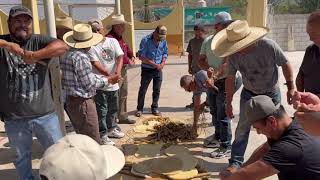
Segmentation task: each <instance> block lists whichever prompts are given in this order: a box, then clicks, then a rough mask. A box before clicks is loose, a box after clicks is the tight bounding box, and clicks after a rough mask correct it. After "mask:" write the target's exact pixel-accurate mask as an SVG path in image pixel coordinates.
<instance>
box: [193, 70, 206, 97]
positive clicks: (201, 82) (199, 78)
mask: <svg viewBox="0 0 320 180" xmlns="http://www.w3.org/2000/svg"><path fill="white" fill-rule="evenodd" d="M194 79H195V81H196V86H197V90H196V91H195V92H193V95H194V96H199V95H201V94H202V93H203V92H207V87H206V81H207V79H208V75H207V72H206V71H204V70H200V71H198V72H197V73H195V74H194Z"/></svg>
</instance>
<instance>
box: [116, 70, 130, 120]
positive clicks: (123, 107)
mask: <svg viewBox="0 0 320 180" xmlns="http://www.w3.org/2000/svg"><path fill="white" fill-rule="evenodd" d="M121 76H122V80H120V81H119V88H120V89H119V111H118V119H119V121H124V120H126V119H128V111H127V97H128V76H127V68H126V67H123V68H122V71H121Z"/></svg>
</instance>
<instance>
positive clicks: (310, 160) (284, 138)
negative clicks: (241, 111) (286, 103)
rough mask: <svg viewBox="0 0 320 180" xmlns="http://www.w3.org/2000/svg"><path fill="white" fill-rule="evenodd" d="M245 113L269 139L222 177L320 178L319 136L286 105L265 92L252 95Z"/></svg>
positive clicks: (230, 179)
mask: <svg viewBox="0 0 320 180" xmlns="http://www.w3.org/2000/svg"><path fill="white" fill-rule="evenodd" d="M245 111H246V116H247V118H248V120H249V121H250V123H251V124H252V125H253V127H254V128H255V129H256V130H257V133H258V134H264V135H265V136H266V137H267V138H268V141H267V142H266V143H264V144H263V145H261V146H260V147H259V148H257V149H256V150H255V151H254V153H253V154H252V155H251V157H250V158H249V160H248V161H247V162H246V163H245V164H243V166H242V168H240V169H239V170H237V171H234V172H230V171H224V172H222V173H220V177H221V179H222V180H232V179H246V180H251V179H263V178H266V177H268V176H272V175H274V174H278V177H279V180H289V179H290V180H298V179H299V180H300V179H312V180H317V179H320V139H319V138H315V137H313V136H310V135H308V134H307V133H306V132H305V131H304V130H303V128H302V127H301V125H300V124H299V123H298V122H297V121H296V120H292V119H291V118H290V117H289V116H288V114H287V113H286V111H285V110H284V108H283V106H280V105H279V104H278V105H274V103H273V102H272V99H271V98H270V97H268V96H265V95H259V96H255V97H253V98H251V99H250V100H249V101H248V102H247V103H246V106H245Z"/></svg>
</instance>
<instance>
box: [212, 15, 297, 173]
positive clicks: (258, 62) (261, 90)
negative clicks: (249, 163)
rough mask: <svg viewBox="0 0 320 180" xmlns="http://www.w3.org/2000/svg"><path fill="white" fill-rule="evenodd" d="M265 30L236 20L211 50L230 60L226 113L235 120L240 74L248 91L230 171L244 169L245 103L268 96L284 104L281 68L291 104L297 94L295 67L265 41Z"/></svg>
mask: <svg viewBox="0 0 320 180" xmlns="http://www.w3.org/2000/svg"><path fill="white" fill-rule="evenodd" d="M268 31H269V30H268V29H267V28H264V27H249V25H248V23H247V21H240V20H238V21H235V22H233V23H231V24H230V25H229V26H228V27H227V28H226V29H224V30H222V31H220V32H219V33H218V34H217V35H216V36H215V37H214V39H213V41H212V44H211V48H212V50H213V51H214V53H215V54H216V55H218V56H220V57H227V59H228V63H229V64H228V76H227V79H226V99H227V100H226V101H227V102H226V104H227V105H226V113H227V116H228V117H229V118H232V117H233V113H232V97H233V94H234V78H235V74H236V72H237V71H240V73H241V75H242V78H243V85H244V88H243V90H242V93H241V100H240V118H239V123H238V126H237V129H236V133H235V140H234V141H233V144H232V150H231V158H230V160H229V168H228V169H229V170H230V171H233V170H235V169H236V168H239V167H241V165H242V163H243V160H244V158H243V156H244V153H245V150H246V148H247V144H248V138H249V133H250V127H251V125H250V123H249V121H248V119H247V118H246V115H245V113H244V105H245V103H246V102H247V101H248V100H249V99H250V98H251V97H254V96H257V95H266V96H269V97H270V98H272V101H273V102H274V103H275V104H279V103H280V102H281V97H280V88H279V83H278V79H279V75H278V67H279V66H281V67H282V72H283V75H284V77H285V80H286V82H287V83H286V85H287V87H288V92H287V101H288V103H289V104H291V98H292V96H293V94H294V84H293V73H292V67H291V65H290V63H289V62H288V60H287V58H286V57H285V55H284V53H283V51H282V50H281V48H280V47H279V46H278V44H276V43H275V42H274V41H273V40H271V39H268V38H264V36H265V35H266V34H267V33H268Z"/></svg>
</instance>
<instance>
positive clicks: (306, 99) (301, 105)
mask: <svg viewBox="0 0 320 180" xmlns="http://www.w3.org/2000/svg"><path fill="white" fill-rule="evenodd" d="M292 101H293V107H294V108H295V109H296V110H297V111H300V112H319V111H320V99H319V97H318V96H317V95H315V94H312V93H309V92H295V93H294V96H293V98H292Z"/></svg>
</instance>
